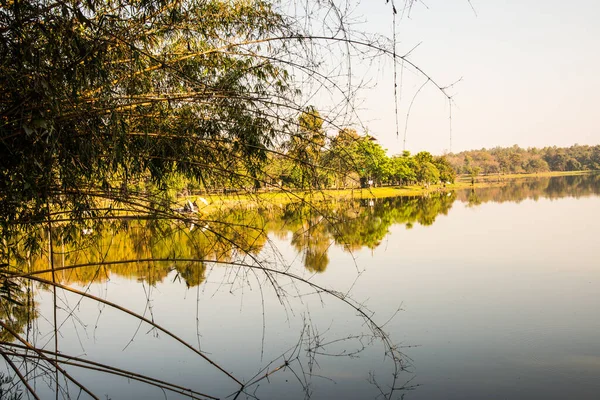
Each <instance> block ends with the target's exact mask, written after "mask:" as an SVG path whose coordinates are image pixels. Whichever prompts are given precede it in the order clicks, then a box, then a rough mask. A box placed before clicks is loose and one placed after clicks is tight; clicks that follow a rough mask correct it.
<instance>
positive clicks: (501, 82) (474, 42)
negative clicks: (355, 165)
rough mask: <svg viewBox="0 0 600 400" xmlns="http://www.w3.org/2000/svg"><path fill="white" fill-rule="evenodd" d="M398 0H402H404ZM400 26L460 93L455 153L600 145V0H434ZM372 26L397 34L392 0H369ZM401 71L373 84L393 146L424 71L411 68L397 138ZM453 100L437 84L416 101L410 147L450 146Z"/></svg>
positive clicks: (382, 137)
mask: <svg viewBox="0 0 600 400" xmlns="http://www.w3.org/2000/svg"><path fill="white" fill-rule="evenodd" d="M396 2H397V3H399V2H400V1H399V0H397V1H396ZM425 3H426V4H427V7H428V8H426V7H425V6H423V4H421V3H419V4H415V6H414V7H413V10H412V13H411V16H410V19H407V18H404V19H403V20H402V21H400V22H399V24H398V28H397V29H398V34H399V36H400V40H401V43H400V44H399V46H398V48H399V50H400V51H399V53H404V52H406V51H408V50H409V49H411V48H412V47H414V46H415V45H416V44H418V43H421V45H420V46H419V47H418V48H417V49H416V50H415V51H414V52H413V53H412V54H411V56H410V60H411V61H413V62H415V63H416V64H418V65H419V66H420V67H421V68H422V69H423V70H424V71H426V72H427V73H428V74H429V75H431V76H432V77H433V78H434V79H435V80H437V81H438V82H439V83H440V84H442V85H447V84H451V83H452V82H454V81H456V80H457V79H459V78H461V77H462V81H461V82H460V83H458V84H457V85H456V86H455V87H454V88H453V89H452V90H451V92H452V93H453V94H454V101H455V106H453V109H452V121H453V123H452V149H451V150H452V151H454V152H456V151H461V150H466V149H475V148H482V147H486V148H490V147H494V146H512V145H513V144H518V145H520V146H522V147H530V146H536V147H543V146H548V145H557V146H569V145H572V144H575V143H579V144H600V22H599V21H598V19H599V18H600V1H598V0H571V1H565V0H544V1H542V0H503V1H500V0H496V1H492V0H486V1H484V0H472V4H473V6H474V7H475V10H476V12H477V15H475V14H474V13H473V11H472V10H471V8H470V6H469V3H468V1H467V0H453V1H449V0H428V1H426V2H425ZM360 14H363V15H364V19H365V20H366V22H365V24H364V25H363V28H362V29H364V30H365V31H379V32H381V33H384V34H390V33H391V29H392V17H391V13H390V8H389V6H386V4H385V1H384V0H363V1H360V5H359V6H358V9H357V10H356V13H355V15H360ZM391 72H392V69H391V66H390V65H389V64H388V65H387V66H385V67H384V68H383V69H378V72H377V73H376V74H377V79H376V81H377V87H376V88H374V89H372V90H370V91H368V92H363V93H362V96H363V97H364V103H363V104H362V109H363V111H362V116H363V120H365V121H367V122H366V124H367V125H368V127H369V128H370V130H371V132H372V134H373V135H374V136H375V137H377V138H378V139H379V141H380V143H381V144H382V145H383V147H385V148H387V149H388V152H389V153H390V154H395V153H399V152H401V151H402V147H403V134H404V123H405V118H406V112H407V108H408V105H409V103H410V101H411V99H412V97H413V95H414V93H415V92H416V90H417V89H418V88H419V87H420V86H421V84H422V83H423V82H424V80H425V79H424V78H422V77H420V76H416V75H415V74H414V73H412V72H409V71H407V72H405V73H404V80H403V90H402V101H401V104H400V136H399V137H397V136H396V128H395V119H394V103H393V80H392V73H391ZM448 108H449V107H448V103H447V101H446V99H445V98H444V97H443V96H442V95H441V94H440V93H439V92H437V91H436V90H435V88H434V87H433V86H431V85H429V86H428V87H426V88H424V89H423V91H422V92H421V93H420V94H419V96H418V97H417V98H416V100H415V103H414V105H413V107H412V111H411V115H410V119H409V122H408V131H407V146H406V147H407V149H408V150H410V151H412V152H416V151H420V150H428V151H431V152H432V153H435V154H440V153H442V152H444V151H447V150H448V149H449V138H450V129H449V122H448V117H449V113H448Z"/></svg>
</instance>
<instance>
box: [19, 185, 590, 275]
mask: <svg viewBox="0 0 600 400" xmlns="http://www.w3.org/2000/svg"><path fill="white" fill-rule="evenodd" d="M598 194H600V175H594V174H592V175H582V176H566V177H552V178H540V179H532V180H524V181H509V182H507V183H504V184H502V186H498V187H490V188H482V189H476V190H475V189H470V190H461V191H457V192H454V191H448V192H435V193H430V194H428V195H426V196H417V197H395V198H383V199H362V200H355V201H344V202H334V203H327V204H324V203H323V204H318V203H317V204H286V205H273V206H271V207H268V208H261V209H256V208H249V209H248V208H236V209H228V210H226V211H221V212H218V213H215V214H214V215H211V216H210V218H208V219H207V220H205V221H204V222H203V226H202V227H197V226H195V225H191V224H190V223H183V222H181V221H177V222H173V221H169V220H150V221H147V220H146V221H123V222H121V223H120V225H119V226H115V225H114V224H113V225H111V227H109V228H108V229H106V230H104V231H99V232H95V233H94V235H92V236H90V235H84V234H83V232H81V233H80V234H79V236H78V237H77V235H76V237H75V239H74V240H70V241H69V244H62V245H60V248H59V249H56V250H55V251H54V264H55V265H57V266H64V265H81V264H91V265H90V266H89V267H80V268H74V269H71V270H63V271H61V272H60V274H59V279H60V280H61V281H62V282H65V283H78V284H86V283H87V282H90V281H97V282H102V281H105V280H106V279H108V278H109V277H110V275H111V274H117V275H119V276H122V277H127V278H130V279H137V280H140V281H145V282H147V283H149V284H150V285H154V284H156V283H157V282H161V281H163V280H164V279H165V277H166V276H167V275H168V274H169V273H170V272H172V271H176V273H177V277H178V279H182V280H184V281H185V283H186V284H187V286H188V287H194V286H197V285H199V284H201V283H202V282H203V281H204V279H205V277H204V274H205V270H206V266H205V263H203V262H201V261H198V260H217V261H221V262H235V261H237V260H239V258H240V257H242V258H244V257H247V255H248V254H249V255H253V256H258V255H259V254H260V253H261V252H262V251H264V250H265V247H269V245H270V239H269V235H273V236H274V237H276V238H280V239H283V238H287V237H289V236H291V239H290V243H291V245H292V246H293V247H294V248H295V249H296V251H297V252H298V254H300V255H301V257H302V261H303V264H304V266H305V268H306V269H307V270H308V271H311V272H318V273H320V272H324V271H325V270H326V269H327V266H328V264H329V255H328V253H329V251H330V249H331V248H332V246H338V247H341V248H342V249H343V250H344V251H349V252H354V251H358V250H360V249H362V248H365V247H366V248H369V249H375V248H377V247H378V246H379V245H380V244H381V243H382V241H383V239H384V238H385V237H386V235H387V234H388V233H389V229H390V227H391V226H393V225H405V226H406V228H407V229H410V228H412V227H413V226H414V225H415V224H419V225H423V226H429V225H432V224H433V223H434V222H435V220H436V218H437V217H438V216H440V215H447V214H448V211H449V210H450V209H451V208H452V205H453V204H454V202H455V201H457V200H458V201H461V202H466V203H468V204H469V205H470V206H477V205H480V204H482V203H486V202H500V203H501V202H507V201H509V202H517V203H518V202H521V201H523V200H525V199H539V198H549V199H556V198H561V197H582V196H590V195H598ZM190 226H191V227H192V229H189V228H190ZM55 242H56V243H59V244H60V243H62V242H63V238H61V237H60V236H57V237H56V238H55ZM82 244H84V245H82ZM43 246H44V247H47V244H44V245H43ZM186 259H187V260H193V261H189V262H177V263H174V262H172V261H170V260H186ZM123 260H134V261H135V262H130V263H127V262H123ZM157 260H158V261H157ZM161 260H163V261H161ZM99 266H100V267H99ZM46 269H48V259H47V257H46V256H41V257H21V258H20V263H19V264H18V270H21V271H28V270H31V271H43V270H46ZM42 277H43V278H45V279H47V280H50V279H51V276H50V273H47V274H45V275H43V276H42Z"/></svg>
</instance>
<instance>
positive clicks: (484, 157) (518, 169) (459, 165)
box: [446, 144, 600, 175]
mask: <svg viewBox="0 0 600 400" xmlns="http://www.w3.org/2000/svg"><path fill="white" fill-rule="evenodd" d="M446 158H447V160H448V161H449V162H450V164H451V165H452V168H453V169H454V170H455V171H456V172H457V173H458V174H469V175H478V174H486V175H488V174H520V173H536V172H547V171H581V170H600V145H596V146H587V145H577V144H576V145H574V146H571V147H556V146H553V147H544V148H536V147H532V148H528V149H523V148H521V147H519V146H517V145H514V146H512V147H506V148H504V147H495V148H493V149H481V150H469V151H463V152H460V153H456V154H449V155H447V156H446Z"/></svg>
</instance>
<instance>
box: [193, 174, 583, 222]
mask: <svg viewBox="0 0 600 400" xmlns="http://www.w3.org/2000/svg"><path fill="white" fill-rule="evenodd" d="M588 173H590V171H569V172H543V173H536V174H506V175H485V176H484V175H481V176H478V177H476V178H475V180H474V181H475V182H474V183H471V177H470V176H466V175H465V176H459V177H458V178H457V180H456V182H455V183H453V184H447V185H430V186H428V187H424V186H422V185H408V186H385V187H375V188H369V189H340V190H336V189H327V190H319V191H317V190H313V191H296V190H287V191H284V190H277V191H271V192H260V193H251V194H236V195H209V196H202V197H203V198H205V199H206V200H207V202H208V203H209V205H208V206H205V207H201V209H202V210H203V212H209V211H211V210H213V209H216V208H222V207H225V208H227V207H234V206H239V205H244V206H249V205H250V206H254V205H275V204H285V203H290V202H297V201H307V202H308V201H331V200H348V199H375V198H385V197H397V196H419V195H425V194H427V193H432V192H438V191H448V190H459V189H470V188H476V189H477V188H485V187H497V186H503V185H506V184H508V183H510V182H511V181H515V180H523V179H535V178H546V177H553V176H570V175H583V174H588ZM197 197H198V196H191V197H190V199H192V200H193V199H195V198H197ZM198 204H199V205H200V206H203V204H202V203H200V202H198Z"/></svg>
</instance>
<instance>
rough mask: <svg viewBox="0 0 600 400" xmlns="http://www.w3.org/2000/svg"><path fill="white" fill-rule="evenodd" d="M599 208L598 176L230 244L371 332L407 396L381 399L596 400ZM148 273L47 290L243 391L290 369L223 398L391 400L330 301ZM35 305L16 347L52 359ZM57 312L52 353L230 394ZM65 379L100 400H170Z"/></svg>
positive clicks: (305, 218)
mask: <svg viewBox="0 0 600 400" xmlns="http://www.w3.org/2000/svg"><path fill="white" fill-rule="evenodd" d="M599 193H600V179H599V177H598V176H588V177H568V178H552V179H540V180H534V181H525V182H520V183H515V182H513V183H511V184H509V185H507V186H503V187H498V188H489V189H481V190H477V191H475V192H472V191H465V192H459V193H440V194H433V195H432V196H430V197H429V198H404V199H388V200H376V201H374V202H369V201H361V202H358V203H352V204H337V205H334V206H330V207H329V208H327V210H328V211H327V212H328V214H327V215H329V218H322V217H319V216H317V215H315V213H314V212H311V211H310V210H308V211H307V210H306V209H304V210H290V209H278V208H275V209H274V210H270V211H263V212H262V217H261V216H260V215H255V216H254V217H251V216H250V215H251V214H253V213H254V211H245V212H243V213H242V214H243V215H242V216H241V217H240V216H239V215H238V217H236V218H238V221H241V220H243V221H245V223H248V224H250V225H252V224H253V223H255V225H256V226H258V227H260V229H261V230H263V231H264V232H267V234H268V235H267V237H261V236H260V235H258V234H255V233H253V231H251V230H247V231H245V232H237V233H236V235H237V236H235V238H236V239H237V240H238V242H239V241H242V242H244V243H246V248H249V249H251V250H252V251H251V252H250V254H251V255H252V257H255V258H257V259H260V260H264V261H265V262H267V263H272V264H268V265H270V266H272V267H273V268H275V269H278V270H279V271H285V272H289V273H293V274H296V275H298V276H300V277H302V278H303V279H307V280H309V281H310V282H312V283H314V284H317V285H319V286H320V287H324V288H329V289H332V290H335V291H336V293H343V294H344V295H346V294H348V295H349V296H350V297H351V298H352V299H353V300H354V301H356V302H358V303H357V304H359V305H358V306H357V308H359V309H361V310H365V311H366V310H370V311H368V312H371V311H372V312H374V313H375V314H374V316H373V318H374V320H375V321H377V322H378V323H380V324H384V323H385V326H384V329H385V331H386V332H387V333H389V335H390V337H391V339H392V340H393V341H394V342H395V343H398V344H399V346H400V349H401V351H402V353H403V362H404V364H403V365H404V367H405V371H402V372H401V373H400V375H399V376H398V380H397V381H396V383H395V385H396V387H401V386H404V387H405V388H406V389H407V390H404V391H399V392H397V393H395V394H394V398H400V397H401V396H402V395H404V398H406V399H480V398H486V399H564V398H578V399H597V398H599V397H598V396H600V380H599V379H598V377H600V313H599V309H600V295H599V294H600V262H599V261H598V248H599V246H600V242H599V239H598V238H599V237H600V225H599V224H598V222H599V221H600V197H599ZM240 218H241V219H240ZM328 219H330V220H332V221H336V222H335V223H334V224H333V225H331V224H329V223H328V222H327V220H328ZM248 221H252V223H249V222H248ZM257 221H260V223H257ZM215 224H216V223H213V225H211V226H216V225H215ZM131 229H133V228H131ZM131 229H130V231H131ZM202 229H205V231H206V232H207V231H208V230H209V229H210V228H207V227H205V228H198V227H196V228H195V229H194V230H192V231H191V232H190V231H189V228H187V227H180V229H179V233H178V234H175V235H171V236H169V235H167V236H165V237H164V238H161V239H160V240H156V241H154V242H153V243H152V244H148V243H147V242H146V241H145V240H150V239H148V237H147V233H144V232H146V231H144V230H141V231H140V229H137V230H135V229H133V230H134V231H135V233H132V232H129V233H128V234H118V235H117V234H114V235H108V236H109V238H107V237H106V235H104V238H103V239H99V241H98V243H96V244H92V245H90V248H89V249H88V250H87V252H86V251H80V252H74V253H69V252H68V251H65V253H66V256H65V257H62V256H60V257H59V258H56V257H55V262H59V263H60V262H62V263H64V264H65V265H71V264H77V263H83V262H86V260H87V261H90V260H92V261H93V260H97V259H98V257H100V258H104V259H109V260H113V259H114V260H118V259H132V258H136V257H138V258H140V257H139V256H140V255H143V254H150V255H151V256H153V257H155V258H161V257H164V256H165V255H166V256H169V254H171V255H172V252H173V251H175V250H173V249H176V253H177V254H176V255H177V256H179V257H180V258H186V257H190V258H191V256H189V254H195V253H194V251H198V252H202V251H204V253H203V254H207V253H206V251H207V250H206V248H202V246H203V244H202V243H203V242H202V243H200V242H201V241H198V242H197V241H194V240H192V239H193V238H194V237H201V236H202V232H201V231H202ZM194 232H195V233H194ZM194 235H200V236H194ZM150 241H152V240H150ZM204 245H206V243H205V244H204ZM194 246H196V247H194ZM190 249H192V250H190ZM194 249H195V250H194ZM210 252H212V253H213V255H216V257H218V258H219V257H220V259H221V260H223V261H225V262H226V261H229V260H233V259H235V260H243V261H245V262H252V257H250V256H246V257H245V258H244V257H243V256H241V255H239V254H238V253H237V252H236V251H235V250H232V249H230V248H228V247H227V246H221V247H219V246H215V245H214V244H213V245H212V247H211V248H210ZM113 253H114V254H113ZM141 258H143V257H141ZM173 258H174V256H173ZM43 262H44V261H43V258H42V259H41V260H40V261H38V263H39V264H40V266H39V267H38V268H40V269H43V267H42V266H41V264H42V263H43ZM45 263H46V267H47V259H46V261H45ZM151 264H152V263H143V262H139V263H134V264H128V265H113V266H108V267H102V268H98V267H93V268H91V267H90V268H88V269H81V270H78V271H77V272H73V271H67V272H63V273H62V275H60V278H61V280H62V281H63V282H64V283H65V284H69V285H71V286H73V287H77V288H79V289H81V290H88V291H89V293H91V294H93V295H95V296H98V297H101V298H103V299H107V300H109V301H111V302H115V303H118V304H120V305H123V306H126V307H128V308H130V309H131V310H133V311H135V312H138V313H140V314H143V315H145V316H146V317H147V318H148V319H151V320H153V321H156V322H158V323H160V324H161V325H162V326H164V327H166V328H168V329H169V330H171V331H172V332H174V333H176V334H177V335H179V336H180V337H181V338H182V339H184V340H186V341H187V342H189V343H190V344H192V345H193V346H195V347H197V348H200V349H201V350H202V351H205V352H206V354H207V355H208V356H209V357H210V358H211V359H213V360H214V361H215V362H217V363H218V364H219V365H221V366H222V367H223V368H224V369H225V370H227V371H228V372H230V373H232V374H233V375H234V376H236V377H238V378H240V379H241V380H243V381H245V382H249V381H251V380H252V379H251V378H252V377H253V376H255V375H256V374H261V375H265V374H267V373H268V372H269V371H272V370H274V369H275V368H276V367H278V366H280V365H281V364H282V362H285V361H284V360H285V359H287V360H289V361H290V364H289V366H288V367H287V368H282V369H281V370H280V371H278V372H276V373H273V374H272V375H270V376H269V378H268V379H264V380H262V381H260V382H258V383H256V384H254V385H253V386H252V388H251V389H248V390H247V391H246V393H245V394H243V395H241V396H240V397H239V398H246V397H247V398H253V397H252V396H256V397H258V398H267V399H280V398H304V397H306V395H307V394H310V395H312V397H311V398H315V399H325V398H345V399H365V398H376V397H377V396H378V394H379V393H380V392H379V389H378V387H377V385H379V386H380V388H381V389H383V390H384V391H388V390H389V385H391V384H392V380H391V377H392V372H393V363H391V362H390V360H389V359H388V358H386V357H385V348H384V347H383V346H382V344H381V343H380V342H379V341H377V340H375V341H372V338H370V337H369V336H368V333H369V329H368V327H367V326H366V325H365V324H364V321H363V320H362V319H361V318H360V317H358V316H357V311H356V310H354V309H352V308H351V307H349V306H348V305H347V304H345V303H343V302H342V301H340V300H339V299H337V298H335V297H333V296H330V295H328V294H326V293H318V291H317V290H315V288H314V287H313V288H311V287H310V286H307V285H305V284H304V283H303V282H298V281H294V280H291V279H288V278H286V277H285V276H283V275H279V276H277V277H276V284H275V286H274V285H273V282H271V281H270V280H269V279H267V278H266V277H265V275H264V274H263V273H261V272H260V271H259V272H257V271H253V270H250V271H248V270H245V269H241V268H228V267H226V266H223V265H220V264H211V263H206V264H203V265H199V264H198V263H193V262H188V263H173V262H168V261H166V262H162V263H154V264H152V265H151ZM35 265H37V264H35V263H34V267H35ZM273 277H274V276H273ZM35 293H36V299H35V301H36V304H37V305H36V309H37V314H38V317H37V318H34V319H33V320H32V322H31V323H29V324H24V325H23V326H22V329H21V331H22V332H23V335H24V336H27V337H28V338H29V340H30V341H31V342H34V343H36V344H37V345H38V346H45V347H46V348H49V349H52V348H53V347H52V346H53V345H54V336H53V334H54V331H53V325H52V323H51V321H52V315H53V309H54V308H53V298H52V293H51V292H50V291H48V290H47V288H44V287H43V286H35ZM58 299H59V300H58V306H59V311H58V314H57V317H58V321H59V324H60V329H59V350H60V351H61V352H63V353H65V354H70V355H75V356H80V357H86V358H88V359H91V360H94V361H97V362H101V363H106V364H111V365H114V366H117V367H119V368H124V369H131V370H134V371H136V372H140V373H143V374H145V375H150V376H153V377H157V378H160V379H163V380H168V381H172V382H176V383H178V384H180V385H182V386H184V387H190V388H193V389H194V390H197V391H200V392H203V393H206V394H210V395H213V396H215V397H220V398H225V397H226V396H228V395H230V394H235V392H236V390H237V388H238V387H237V386H236V384H235V383H234V382H232V381H231V380H230V379H229V378H227V376H225V375H224V374H223V373H222V372H220V371H219V370H217V369H216V368H214V367H212V366H211V365H210V364H208V363H207V362H206V361H205V360H204V359H202V358H201V357H199V356H198V355H196V354H194V353H192V352H191V351H189V349H186V348H184V347H183V346H182V345H180V344H179V343H177V342H175V341H174V340H172V339H171V338H169V337H168V336H167V335H166V334H165V333H163V332H160V331H158V330H156V329H152V328H151V327H150V326H149V325H147V324H140V323H139V321H137V320H135V319H134V318H131V317H130V316H128V315H126V314H124V313H122V312H120V311H117V310H114V309H111V308H110V307H108V306H106V305H102V304H99V303H97V302H95V301H92V300H89V299H81V297H80V296H77V295H72V294H67V293H65V292H63V291H60V290H59V291H58ZM398 309H400V311H399V312H398V313H396V311H397V310H398ZM369 315H371V314H369ZM386 321H387V323H386ZM355 352H356V353H355ZM282 354H283V355H284V357H283V358H278V357H280V356H281V355H282ZM273 360H275V362H273V363H272V364H270V362H271V361H273ZM31 368H33V367H31ZM66 368H67V370H68V371H70V372H71V373H72V374H73V375H74V376H76V377H77V378H78V379H80V380H81V381H84V382H86V384H87V385H88V387H89V388H90V389H92V390H93V391H94V392H95V393H97V394H98V395H99V396H100V397H104V396H109V397H110V398H111V399H130V398H139V399H142V398H157V399H159V398H161V399H162V398H165V396H167V398H181V396H179V397H178V395H175V394H171V393H163V391H161V390H160V389H156V388H153V387H151V386H148V385H144V384H139V383H136V382H134V381H130V380H127V379H124V378H121V377H114V376H110V375H106V374H100V373H98V372H96V371H89V370H82V369H79V368H75V367H66ZM263 368H266V369H265V370H262V369H263ZM33 373H34V372H32V374H33ZM34 382H35V385H36V388H37V390H38V391H39V392H40V393H41V394H43V395H44V397H48V396H51V395H53V389H51V388H48V386H49V385H48V382H50V379H49V378H48V377H44V376H43V375H42V376H40V377H39V378H38V379H36V380H35V381H34ZM50 386H52V384H51V383H50ZM69 390H70V393H69V394H70V396H71V397H77V396H78V394H79V392H78V391H77V390H75V389H74V388H73V387H71V388H70V389H69ZM84 397H85V395H82V398H84ZM231 398H233V396H232V397H231Z"/></svg>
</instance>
